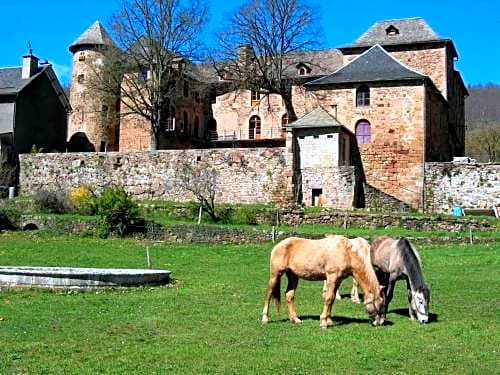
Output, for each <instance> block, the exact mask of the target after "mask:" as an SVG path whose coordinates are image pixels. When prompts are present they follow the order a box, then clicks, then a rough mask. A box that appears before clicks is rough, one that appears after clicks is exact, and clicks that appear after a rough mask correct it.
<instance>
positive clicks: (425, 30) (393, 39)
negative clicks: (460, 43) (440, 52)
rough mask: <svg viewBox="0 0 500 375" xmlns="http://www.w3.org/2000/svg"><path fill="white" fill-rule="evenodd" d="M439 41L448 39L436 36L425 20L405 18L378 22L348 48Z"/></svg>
mask: <svg viewBox="0 0 500 375" xmlns="http://www.w3.org/2000/svg"><path fill="white" fill-rule="evenodd" d="M438 40H446V39H443V38H441V37H440V36H439V35H438V34H436V33H435V32H434V30H432V28H431V27H430V26H429V25H428V24H427V22H425V20H424V19H423V18H405V19H396V20H384V21H378V22H376V23H375V24H373V25H372V26H371V27H370V28H369V29H368V30H367V31H366V32H365V33H364V34H363V35H361V36H360V37H359V38H358V39H356V41H355V42H354V43H352V44H351V45H349V46H348V47H362V46H373V45H374V44H381V45H388V44H408V43H415V42H424V41H438Z"/></svg>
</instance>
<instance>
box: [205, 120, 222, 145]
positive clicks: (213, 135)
mask: <svg viewBox="0 0 500 375" xmlns="http://www.w3.org/2000/svg"><path fill="white" fill-rule="evenodd" d="M207 128H208V136H209V139H210V140H212V141H216V140H217V139H218V138H219V137H218V135H217V121H216V120H215V119H214V118H211V119H210V120H208V122H207Z"/></svg>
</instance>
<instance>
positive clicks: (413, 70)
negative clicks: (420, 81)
mask: <svg viewBox="0 0 500 375" xmlns="http://www.w3.org/2000/svg"><path fill="white" fill-rule="evenodd" d="M377 46H378V47H379V48H380V49H381V50H382V51H383V52H384V53H385V54H386V55H387V56H389V57H390V58H391V59H393V60H394V61H395V62H396V63H398V64H399V65H401V66H402V67H403V68H405V69H408V70H409V71H411V72H413V73H416V74H420V75H422V76H425V77H429V76H428V75H427V74H424V73H422V72H419V71H418V70H415V69H413V68H410V67H409V66H407V65H406V64H404V63H403V62H401V61H400V60H398V59H396V58H395V57H394V56H392V55H391V54H390V53H389V52H387V51H386V50H385V48H384V47H382V46H381V45H380V44H378V43H377V44H375V45H374V46H373V47H377ZM373 47H371V48H369V49H367V50H366V51H365V52H368V51H369V50H371V49H372V48H373ZM360 56H361V55H360Z"/></svg>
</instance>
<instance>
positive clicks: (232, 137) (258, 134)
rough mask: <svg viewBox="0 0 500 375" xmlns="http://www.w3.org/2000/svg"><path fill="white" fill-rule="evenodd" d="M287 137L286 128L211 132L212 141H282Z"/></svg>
mask: <svg viewBox="0 0 500 375" xmlns="http://www.w3.org/2000/svg"><path fill="white" fill-rule="evenodd" d="M285 137H286V131H285V128H282V127H279V128H270V129H265V130H261V129H245V130H241V129H238V130H219V131H216V132H215V131H211V132H210V140H212V141H237V140H253V139H280V138H285Z"/></svg>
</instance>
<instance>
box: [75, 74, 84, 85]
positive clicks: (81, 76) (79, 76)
mask: <svg viewBox="0 0 500 375" xmlns="http://www.w3.org/2000/svg"><path fill="white" fill-rule="evenodd" d="M76 79H77V82H78V83H83V81H84V80H85V76H84V75H83V74H78V76H77V77H76Z"/></svg>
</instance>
